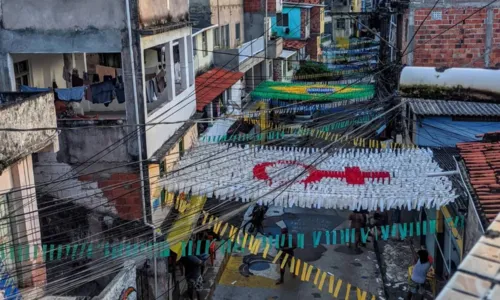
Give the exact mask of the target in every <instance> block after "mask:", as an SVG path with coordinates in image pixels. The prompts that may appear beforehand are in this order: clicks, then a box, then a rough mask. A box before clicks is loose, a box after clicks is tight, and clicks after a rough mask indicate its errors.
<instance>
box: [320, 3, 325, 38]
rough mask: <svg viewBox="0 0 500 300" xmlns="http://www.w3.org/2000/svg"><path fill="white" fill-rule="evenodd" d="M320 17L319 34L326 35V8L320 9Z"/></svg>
mask: <svg viewBox="0 0 500 300" xmlns="http://www.w3.org/2000/svg"><path fill="white" fill-rule="evenodd" d="M319 15H320V16H321V17H320V26H319V33H321V34H323V33H325V8H324V7H322V8H320V11H319Z"/></svg>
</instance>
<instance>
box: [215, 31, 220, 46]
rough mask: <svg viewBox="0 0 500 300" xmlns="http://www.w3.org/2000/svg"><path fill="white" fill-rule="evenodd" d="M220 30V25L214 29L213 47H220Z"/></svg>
mask: <svg viewBox="0 0 500 300" xmlns="http://www.w3.org/2000/svg"><path fill="white" fill-rule="evenodd" d="M220 31H221V27H219V28H215V29H214V47H215V48H219V47H220Z"/></svg>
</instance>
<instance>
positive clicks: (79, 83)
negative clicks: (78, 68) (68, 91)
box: [71, 74, 83, 87]
mask: <svg viewBox="0 0 500 300" xmlns="http://www.w3.org/2000/svg"><path fill="white" fill-rule="evenodd" d="M71 85H72V86H73V87H77V86H83V79H81V78H80V77H78V75H77V74H73V75H71Z"/></svg>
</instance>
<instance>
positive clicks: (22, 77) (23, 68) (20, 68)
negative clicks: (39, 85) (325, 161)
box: [14, 60, 30, 89]
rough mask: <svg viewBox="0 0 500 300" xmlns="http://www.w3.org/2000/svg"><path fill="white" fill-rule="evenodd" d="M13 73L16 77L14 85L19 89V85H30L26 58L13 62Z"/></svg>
mask: <svg viewBox="0 0 500 300" xmlns="http://www.w3.org/2000/svg"><path fill="white" fill-rule="evenodd" d="M14 75H15V77H16V85H17V88H18V89H19V86H21V85H30V82H29V81H30V68H29V63H28V60H23V61H20V62H17V63H14Z"/></svg>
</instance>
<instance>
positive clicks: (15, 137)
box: [0, 93, 57, 170]
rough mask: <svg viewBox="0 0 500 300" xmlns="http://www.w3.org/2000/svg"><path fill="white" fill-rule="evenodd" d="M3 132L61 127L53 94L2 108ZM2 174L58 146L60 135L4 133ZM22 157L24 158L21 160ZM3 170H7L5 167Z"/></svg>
mask: <svg viewBox="0 0 500 300" xmlns="http://www.w3.org/2000/svg"><path fill="white" fill-rule="evenodd" d="M0 115H1V116H2V117H1V118H0V128H26V129H27V128H37V127H50V128H54V127H57V123H56V114H55V108H54V96H53V94H51V93H45V94H39V95H34V96H31V97H30V98H26V99H24V100H21V101H17V102H12V104H10V105H9V104H2V105H0ZM0 140H1V141H3V142H2V143H0V170H1V169H3V167H5V166H8V165H10V162H12V161H14V160H15V158H16V157H18V158H21V157H22V154H23V153H24V156H26V155H28V154H31V153H32V152H36V151H38V150H40V149H42V148H44V147H46V146H48V145H49V144H52V143H56V144H57V133H55V132H54V131H53V130H47V131H17V132H13V131H0ZM20 155H21V157H19V156H20ZM2 166H3V167H2Z"/></svg>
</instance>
